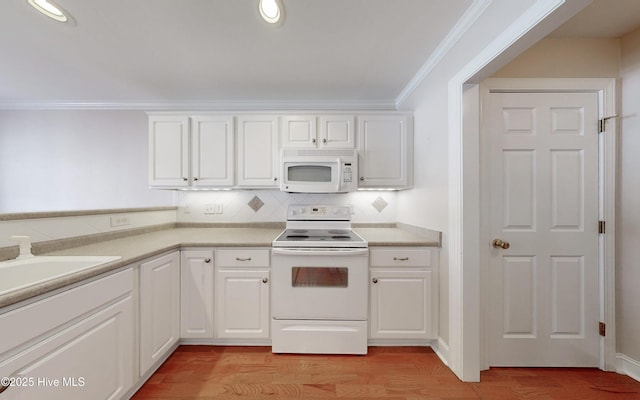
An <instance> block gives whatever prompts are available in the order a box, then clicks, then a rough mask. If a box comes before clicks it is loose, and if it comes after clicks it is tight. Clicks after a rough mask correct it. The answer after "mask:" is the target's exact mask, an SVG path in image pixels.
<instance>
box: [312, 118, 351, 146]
mask: <svg viewBox="0 0 640 400" xmlns="http://www.w3.org/2000/svg"><path fill="white" fill-rule="evenodd" d="M354 121H355V117H354V116H353V115H321V116H320V146H321V147H327V148H340V149H344V148H348V149H354V148H355V147H356V134H355V122H354Z"/></svg>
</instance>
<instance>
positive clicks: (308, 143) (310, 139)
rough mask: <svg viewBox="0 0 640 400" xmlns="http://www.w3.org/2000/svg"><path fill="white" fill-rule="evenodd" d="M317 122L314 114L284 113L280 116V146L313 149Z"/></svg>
mask: <svg viewBox="0 0 640 400" xmlns="http://www.w3.org/2000/svg"><path fill="white" fill-rule="evenodd" d="M317 124H318V123H317V118H316V116H315V115H285V116H284V117H282V147H296V148H301V147H307V148H312V149H315V148H316V146H317V142H318V138H317V130H316V128H317Z"/></svg>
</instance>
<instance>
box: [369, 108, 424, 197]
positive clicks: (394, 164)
mask: <svg viewBox="0 0 640 400" xmlns="http://www.w3.org/2000/svg"><path fill="white" fill-rule="evenodd" d="M408 119H409V118H408V117H407V116H405V115H365V116H360V117H358V172H359V174H360V178H359V179H360V182H359V185H358V186H359V187H374V188H405V187H407V186H408V185H409V184H410V179H409V174H410V168H412V166H411V160H412V158H411V153H410V149H409V145H410V143H409V136H410V131H409V127H408Z"/></svg>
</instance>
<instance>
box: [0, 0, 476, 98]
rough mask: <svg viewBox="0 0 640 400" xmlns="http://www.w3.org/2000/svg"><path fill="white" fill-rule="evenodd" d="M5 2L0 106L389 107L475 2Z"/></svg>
mask: <svg viewBox="0 0 640 400" xmlns="http://www.w3.org/2000/svg"><path fill="white" fill-rule="evenodd" d="M56 3H57V4H59V5H60V6H62V7H63V8H64V9H66V10H67V11H68V12H69V13H70V14H71V15H72V16H73V17H74V18H75V20H76V22H77V25H76V26H75V27H71V26H67V25H65V24H61V23H59V22H55V21H53V20H49V19H48V18H46V17H44V16H42V15H40V14H39V13H37V12H36V11H35V10H34V9H32V8H31V7H30V6H29V5H28V4H27V1H26V0H12V1H3V7H2V8H3V9H2V13H0V26H2V30H3V34H2V35H0V54H2V62H0V103H4V104H5V105H6V104H21V103H22V104H45V103H148V104H153V103H159V104H162V103H167V102H169V103H173V104H175V103H180V102H191V103H198V102H223V101H224V102H252V101H253V102H267V101H275V102H278V101H281V102H295V101H301V102H310V101H314V102H355V103H375V102H381V103H385V102H386V103H393V100H394V99H395V98H396V97H397V96H398V94H399V93H400V92H401V91H402V90H403V89H404V88H405V86H406V85H407V83H408V82H409V81H410V80H411V79H412V78H413V76H414V75H415V74H416V72H417V71H418V70H419V69H420V67H421V66H422V65H423V64H424V63H425V62H426V61H427V59H428V58H429V56H430V55H431V53H432V52H433V51H434V49H436V48H437V46H438V45H439V44H440V42H441V41H442V40H443V39H444V38H445V36H446V35H447V34H448V32H449V31H450V30H451V29H452V28H453V27H454V26H455V24H456V22H457V21H458V20H459V19H460V17H461V16H462V15H463V14H464V12H465V11H466V10H467V8H468V7H470V6H471V5H472V4H473V0H429V1H425V0H393V1H389V0H283V3H284V6H285V13H286V20H285V21H284V24H283V25H282V26H280V27H277V28H273V27H271V26H268V25H267V24H266V23H264V22H262V21H261V20H260V19H259V16H258V11H257V4H258V0H107V1H97V0H57V1H56Z"/></svg>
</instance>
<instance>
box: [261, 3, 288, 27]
mask: <svg viewBox="0 0 640 400" xmlns="http://www.w3.org/2000/svg"><path fill="white" fill-rule="evenodd" d="M258 9H259V10H260V16H261V17H262V19H263V20H265V21H266V22H267V23H269V24H277V23H278V22H282V17H283V14H284V8H283V7H282V2H281V1H280V0H259V2H258Z"/></svg>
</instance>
